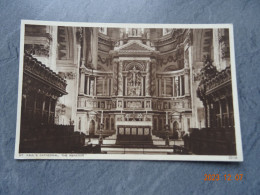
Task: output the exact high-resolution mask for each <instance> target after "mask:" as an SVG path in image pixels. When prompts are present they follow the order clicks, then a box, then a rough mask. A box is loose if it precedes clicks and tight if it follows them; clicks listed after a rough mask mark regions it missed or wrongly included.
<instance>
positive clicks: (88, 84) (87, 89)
mask: <svg viewBox="0 0 260 195" xmlns="http://www.w3.org/2000/svg"><path fill="white" fill-rule="evenodd" d="M87 77H88V82H87V95H89V85H90V83H89V76H87Z"/></svg>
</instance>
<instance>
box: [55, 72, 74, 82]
mask: <svg viewBox="0 0 260 195" xmlns="http://www.w3.org/2000/svg"><path fill="white" fill-rule="evenodd" d="M58 74H59V76H60V77H62V78H63V79H67V80H72V79H75V77H76V74H75V73H73V72H59V73H58Z"/></svg>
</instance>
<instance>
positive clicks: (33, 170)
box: [0, 0, 260, 195]
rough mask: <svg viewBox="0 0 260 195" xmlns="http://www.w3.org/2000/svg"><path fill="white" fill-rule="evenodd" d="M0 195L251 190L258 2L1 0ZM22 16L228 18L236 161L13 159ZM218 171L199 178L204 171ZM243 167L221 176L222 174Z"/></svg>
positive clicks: (255, 161) (255, 166)
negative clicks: (239, 155)
mask: <svg viewBox="0 0 260 195" xmlns="http://www.w3.org/2000/svg"><path fill="white" fill-rule="evenodd" d="M0 8H1V11H0V21H1V26H0V43H1V44H0V94H1V95H0V194H72V193H75V194H120V195H121V194H175V193H176V194H201V193H207V194H224V193H225V194H226V193H228V194H241V193H242V192H243V193H246V194H257V191H258V192H259V191H260V186H259V184H260V180H259V173H260V171H259V160H260V159H259V148H260V142H259V136H260V133H259V130H260V129H259V124H260V123H259V121H260V114H259V111H260V106H259V103H258V101H259V99H260V88H259V83H260V82H259V80H260V79H259V75H260V68H259V61H260V55H259V53H260V45H259V44H260V40H259V39H260V38H259V35H260V1H258V0H251V1H250V0H243V1H235V0H233V1H232V0H231V1H230V0H224V1H206V0H205V1H203V0H200V1H184V0H179V1H164V0H161V1H159V0H158V1H143V0H136V1H134V0H133V1H83V0H82V1H75V2H73V1H58V0H57V1H36V0H30V1H29V0H28V1H7V0H0ZM21 19H37V20H51V21H72V22H116V23H117V22H120V23H233V24H234V37H235V54H236V67H237V82H238V97H239V106H240V118H241V130H242V139H243V150H244V162H243V163H212V162H154V161H94V160H92V161H85V160H82V161H77V160H34V161H33V160H30V161H29V160H27V161H21V160H19V161H18V160H14V158H13V156H14V144H15V128H16V103H17V90H18V89H17V86H18V66H19V34H20V20H21ZM205 173H208V174H213V173H215V174H216V173H218V174H221V179H220V181H204V174H205ZM237 173H238V174H244V178H243V180H242V181H234V179H233V181H229V182H227V181H225V180H224V176H223V175H224V174H231V175H232V176H233V178H234V176H235V174H237Z"/></svg>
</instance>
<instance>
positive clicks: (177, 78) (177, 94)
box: [175, 76, 180, 97]
mask: <svg viewBox="0 0 260 195" xmlns="http://www.w3.org/2000/svg"><path fill="white" fill-rule="evenodd" d="M175 82H176V96H177V97H178V96H180V93H179V76H176V77H175Z"/></svg>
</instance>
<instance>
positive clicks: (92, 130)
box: [89, 120, 96, 135]
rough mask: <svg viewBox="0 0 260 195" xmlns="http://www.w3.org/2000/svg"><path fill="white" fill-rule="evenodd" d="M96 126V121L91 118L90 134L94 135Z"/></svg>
mask: <svg viewBox="0 0 260 195" xmlns="http://www.w3.org/2000/svg"><path fill="white" fill-rule="evenodd" d="M95 126H96V123H95V121H94V120H91V121H90V122H89V135H94V134H95Z"/></svg>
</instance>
